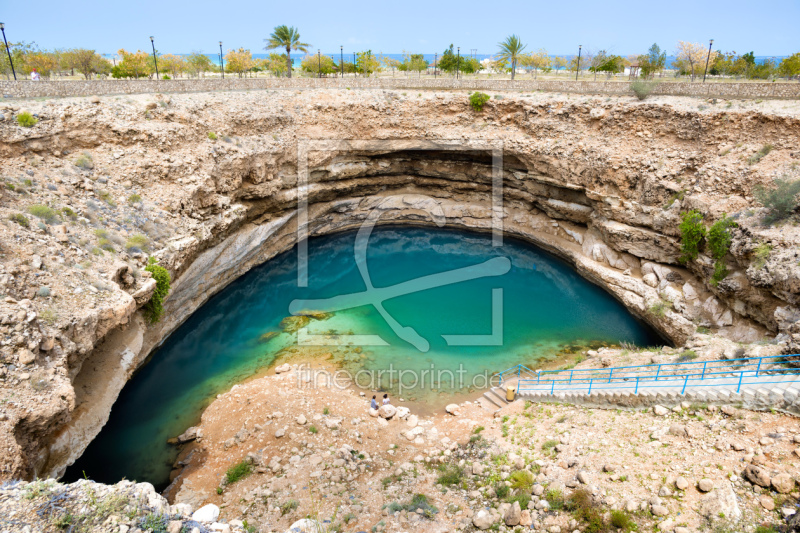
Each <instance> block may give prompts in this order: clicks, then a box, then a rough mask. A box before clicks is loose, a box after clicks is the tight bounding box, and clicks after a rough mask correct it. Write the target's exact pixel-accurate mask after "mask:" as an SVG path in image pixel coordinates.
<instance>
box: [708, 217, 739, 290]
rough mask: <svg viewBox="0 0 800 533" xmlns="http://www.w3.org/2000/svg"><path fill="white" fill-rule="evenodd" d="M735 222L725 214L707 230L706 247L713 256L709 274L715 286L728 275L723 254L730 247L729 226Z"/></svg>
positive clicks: (726, 253)
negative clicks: (712, 269) (712, 265)
mask: <svg viewBox="0 0 800 533" xmlns="http://www.w3.org/2000/svg"><path fill="white" fill-rule="evenodd" d="M735 226H736V222H734V221H733V219H732V218H730V217H729V216H728V215H726V214H724V213H723V214H722V218H721V219H719V220H717V221H716V222H714V225H713V226H711V229H710V230H709V231H708V247H709V248H710V249H711V256H712V257H713V258H714V274H713V275H712V276H711V284H712V285H714V286H716V285H717V284H718V283H719V282H720V281H722V280H723V279H725V276H727V275H728V267H727V266H725V256H726V255H728V252H729V251H730V249H731V241H732V237H731V232H730V231H729V228H732V227H735Z"/></svg>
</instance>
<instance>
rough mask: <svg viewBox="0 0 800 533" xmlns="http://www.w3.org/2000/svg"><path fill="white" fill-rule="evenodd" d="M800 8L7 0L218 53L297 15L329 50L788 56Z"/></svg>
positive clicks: (43, 17) (14, 11) (90, 42)
mask: <svg viewBox="0 0 800 533" xmlns="http://www.w3.org/2000/svg"><path fill="white" fill-rule="evenodd" d="M799 20H800V0H767V1H762V2H758V3H755V2H752V1H751V0H750V1H746V0H727V1H719V0H714V1H709V0H672V1H671V2H653V1H650V2H648V1H646V0H645V1H641V0H640V1H636V2H634V1H627V2H625V1H620V0H606V1H597V0H592V1H587V0H572V1H565V0H561V1H555V2H554V1H552V0H548V1H545V2H543V1H541V0H538V1H536V0H534V1H531V0H527V1H525V0H513V1H510V0H493V1H489V2H487V1H480V2H477V1H474V0H463V1H459V2H451V1H447V2H443V1H419V0H406V1H404V2H391V3H390V2H375V1H358V2H346V1H345V2H336V1H326V2H319V1H306V2H303V3H299V2H264V1H263V0H262V1H253V0H238V1H236V2H225V1H213V2H212V1H208V0H193V1H192V2H186V1H184V2H175V1H170V0H160V1H154V0H137V1H126V2H121V1H119V0H112V1H107V0H106V1H97V0H94V1H90V0H72V1H63V0H59V1H53V0H41V1H37V0H0V21H2V22H4V23H5V24H6V34H7V36H8V38H9V40H11V41H14V42H16V41H19V40H23V41H35V42H36V43H37V44H38V45H39V46H41V47H43V48H54V47H65V48H71V47H81V48H94V49H95V50H97V51H98V52H101V53H114V52H116V51H117V50H118V49H119V48H126V49H129V50H130V49H133V50H135V49H137V48H141V49H149V48H150V40H149V36H150V35H154V36H155V38H156V47H157V48H158V50H159V52H162V53H188V52H191V51H194V50H199V51H203V52H206V53H212V52H215V51H217V50H218V44H217V43H218V41H220V40H222V41H223V46H224V47H225V49H226V50H227V49H229V48H234V47H235V48H238V47H240V46H242V47H245V48H249V49H250V50H251V51H252V52H253V53H258V52H263V46H264V45H263V39H264V38H265V37H267V36H268V35H269V33H270V32H271V30H272V28H273V27H275V26H277V25H280V24H287V25H293V26H297V27H298V28H299V29H300V33H301V37H302V39H303V40H304V41H306V42H308V43H310V44H311V45H312V47H313V49H314V50H316V49H317V48H321V49H322V52H323V53H329V54H330V53H334V52H338V51H339V45H344V48H345V52H348V51H350V52H352V51H358V50H366V49H372V50H373V51H374V52H383V53H400V52H402V51H403V50H408V51H411V52H418V53H419V52H424V53H433V52H440V53H441V51H442V50H444V48H445V47H446V46H447V45H449V44H450V43H455V44H456V46H461V50H462V52H466V53H469V50H470V49H477V50H478V53H484V54H492V53H494V52H496V50H497V42H498V41H500V40H502V39H504V38H505V37H506V36H507V35H509V34H511V33H516V34H518V35H520V36H521V37H522V39H523V42H525V43H527V44H528V50H531V49H538V48H540V47H545V48H546V49H547V50H548V51H549V52H550V53H552V54H573V53H575V51H576V50H577V48H578V45H579V44H582V45H583V46H584V48H589V49H592V50H599V49H606V50H608V51H609V52H612V53H616V54H620V55H628V54H633V53H641V52H643V51H645V50H646V49H647V48H648V47H649V46H650V45H651V44H652V43H653V42H657V43H658V44H659V45H660V46H661V47H662V48H663V49H666V50H667V52H668V53H669V54H672V53H674V50H675V45H676V43H677V42H678V41H679V40H685V41H694V42H708V39H710V38H713V39H714V40H715V45H714V47H715V48H718V49H721V50H723V51H732V50H735V51H737V52H739V53H743V52H748V51H750V50H753V51H755V55H756V56H772V55H775V56H782V55H789V54H791V53H793V52H798V51H800V36H799V34H798V30H797V21H799Z"/></svg>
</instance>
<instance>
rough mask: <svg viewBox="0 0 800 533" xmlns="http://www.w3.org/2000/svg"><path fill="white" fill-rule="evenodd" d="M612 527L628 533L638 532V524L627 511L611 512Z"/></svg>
mask: <svg viewBox="0 0 800 533" xmlns="http://www.w3.org/2000/svg"><path fill="white" fill-rule="evenodd" d="M611 527H614V528H616V529H617V530H620V529H621V530H622V531H624V532H626V533H627V532H628V531H635V530H636V522H634V521H633V520H631V517H630V516H628V513H626V512H625V511H620V510H613V511H611Z"/></svg>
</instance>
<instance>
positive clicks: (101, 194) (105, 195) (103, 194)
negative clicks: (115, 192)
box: [95, 189, 117, 207]
mask: <svg viewBox="0 0 800 533" xmlns="http://www.w3.org/2000/svg"><path fill="white" fill-rule="evenodd" d="M95 194H97V197H98V198H100V199H101V200H103V201H104V202H105V203H107V204H108V205H109V206H111V207H117V202H115V201H114V197H113V196H111V193H110V192H108V191H102V190H99V189H98V190H97V191H95Z"/></svg>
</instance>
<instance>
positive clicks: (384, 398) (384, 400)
mask: <svg viewBox="0 0 800 533" xmlns="http://www.w3.org/2000/svg"><path fill="white" fill-rule="evenodd" d="M387 403H389V395H388V394H384V395H383V405H386V404H387Z"/></svg>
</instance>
